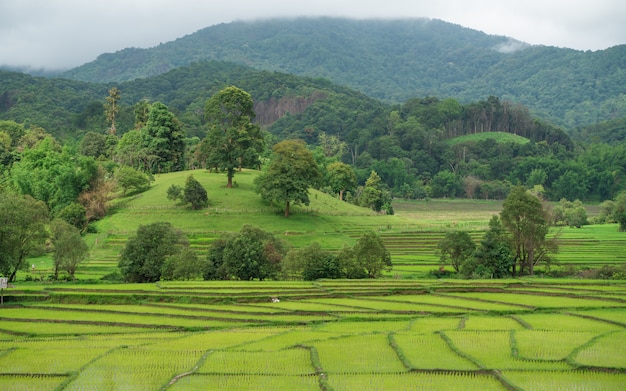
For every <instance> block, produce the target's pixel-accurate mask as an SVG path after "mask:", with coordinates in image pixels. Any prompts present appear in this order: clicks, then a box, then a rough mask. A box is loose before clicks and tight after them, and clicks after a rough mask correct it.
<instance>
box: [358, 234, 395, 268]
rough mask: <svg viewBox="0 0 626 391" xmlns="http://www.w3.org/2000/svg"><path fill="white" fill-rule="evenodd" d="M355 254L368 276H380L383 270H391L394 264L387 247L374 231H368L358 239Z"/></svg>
mask: <svg viewBox="0 0 626 391" xmlns="http://www.w3.org/2000/svg"><path fill="white" fill-rule="evenodd" d="M353 255H354V257H355V258H356V262H357V264H358V265H359V267H360V268H361V269H362V270H364V271H365V273H366V275H367V277H368V278H376V277H380V276H381V275H382V272H383V271H390V270H391V268H392V266H393V264H392V263H391V255H390V254H389V251H388V250H387V247H385V244H384V243H383V241H382V239H381V238H380V236H378V235H377V234H376V232H373V231H370V232H366V233H365V234H363V236H361V237H360V238H359V240H357V242H356V244H355V245H354V248H353Z"/></svg>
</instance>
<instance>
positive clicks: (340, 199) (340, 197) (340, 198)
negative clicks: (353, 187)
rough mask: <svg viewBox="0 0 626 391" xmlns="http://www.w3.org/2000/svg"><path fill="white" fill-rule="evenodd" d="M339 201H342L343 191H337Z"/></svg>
mask: <svg viewBox="0 0 626 391" xmlns="http://www.w3.org/2000/svg"><path fill="white" fill-rule="evenodd" d="M339 201H343V189H341V190H339Z"/></svg>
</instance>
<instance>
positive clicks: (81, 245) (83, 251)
mask: <svg viewBox="0 0 626 391" xmlns="http://www.w3.org/2000/svg"><path fill="white" fill-rule="evenodd" d="M50 240H51V242H52V245H53V246H54V255H53V257H52V259H53V260H54V279H55V280H57V279H58V278H59V271H65V272H67V274H68V275H69V277H70V278H71V279H75V277H74V274H75V273H76V268H77V267H78V265H79V264H80V263H81V262H82V261H83V260H84V259H85V258H86V257H87V254H88V253H89V247H88V246H87V244H86V243H85V241H84V240H83V238H82V237H81V235H80V231H79V230H78V228H76V227H74V226H73V225H71V224H69V223H67V222H66V221H65V220H61V219H54V220H52V223H50Z"/></svg>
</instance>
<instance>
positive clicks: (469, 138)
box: [447, 132, 530, 145]
mask: <svg viewBox="0 0 626 391" xmlns="http://www.w3.org/2000/svg"><path fill="white" fill-rule="evenodd" d="M487 139H494V140H496V142H498V143H516V144H526V143H528V142H529V141H530V140H529V139H527V138H526V137H522V136H518V135H516V134H512V133H505V132H483V133H474V134H467V135H465V136H460V137H455V138H453V139H450V140H448V141H447V142H448V144H450V145H456V144H461V143H467V142H478V141H484V140H487Z"/></svg>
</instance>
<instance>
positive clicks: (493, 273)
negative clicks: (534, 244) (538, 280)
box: [461, 215, 514, 278]
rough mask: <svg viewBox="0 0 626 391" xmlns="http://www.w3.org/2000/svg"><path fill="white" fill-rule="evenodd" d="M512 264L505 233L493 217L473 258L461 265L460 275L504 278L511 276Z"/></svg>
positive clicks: (500, 223)
mask: <svg viewBox="0 0 626 391" xmlns="http://www.w3.org/2000/svg"><path fill="white" fill-rule="evenodd" d="M513 262H514V260H513V252H512V249H511V244H510V242H509V238H508V237H507V232H506V230H505V229H504V226H503V225H502V222H501V221H500V218H499V216H497V215H494V216H492V217H491V220H489V228H488V229H487V232H485V235H484V236H483V238H482V240H481V241H480V245H479V246H478V247H477V248H476V251H474V256H473V257H472V258H471V259H470V260H468V261H466V262H464V263H463V265H461V273H463V275H464V276H466V277H480V278H504V277H508V276H510V275H511V268H512V267H513Z"/></svg>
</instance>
